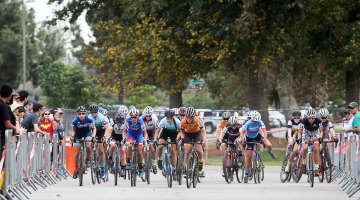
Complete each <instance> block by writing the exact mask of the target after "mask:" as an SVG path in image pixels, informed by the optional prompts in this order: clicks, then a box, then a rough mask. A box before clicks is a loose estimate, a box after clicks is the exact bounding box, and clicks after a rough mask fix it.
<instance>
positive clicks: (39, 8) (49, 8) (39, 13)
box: [25, 0, 94, 43]
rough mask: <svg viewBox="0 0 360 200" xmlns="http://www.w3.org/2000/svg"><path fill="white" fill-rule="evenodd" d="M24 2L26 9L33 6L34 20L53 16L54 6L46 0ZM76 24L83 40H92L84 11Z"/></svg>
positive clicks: (37, 20) (39, 20) (42, 19)
mask: <svg viewBox="0 0 360 200" xmlns="http://www.w3.org/2000/svg"><path fill="white" fill-rule="evenodd" d="M25 2H26V7H27V9H29V8H33V9H34V10H35V18H36V19H35V20H36V22H41V21H44V20H48V19H51V18H52V17H53V10H54V9H55V8H56V7H55V6H54V5H48V4H47V0H28V1H25ZM78 24H79V25H80V29H81V34H82V36H83V38H84V40H85V42H86V43H88V42H89V41H90V40H94V38H92V33H91V30H90V27H89V26H88V24H87V23H86V21H85V13H83V14H82V15H81V16H80V18H79V19H78Z"/></svg>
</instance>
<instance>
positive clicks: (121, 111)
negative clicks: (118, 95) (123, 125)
mask: <svg viewBox="0 0 360 200" xmlns="http://www.w3.org/2000/svg"><path fill="white" fill-rule="evenodd" d="M128 112H129V110H128V108H127V107H126V106H124V105H122V106H120V107H119V110H118V113H119V114H120V115H127V114H128Z"/></svg>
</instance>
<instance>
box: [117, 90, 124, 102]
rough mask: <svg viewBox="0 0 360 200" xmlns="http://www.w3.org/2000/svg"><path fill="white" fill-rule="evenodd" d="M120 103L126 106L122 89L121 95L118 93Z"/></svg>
mask: <svg viewBox="0 0 360 200" xmlns="http://www.w3.org/2000/svg"><path fill="white" fill-rule="evenodd" d="M118 102H119V104H121V105H123V104H124V88H120V90H119V93H118Z"/></svg>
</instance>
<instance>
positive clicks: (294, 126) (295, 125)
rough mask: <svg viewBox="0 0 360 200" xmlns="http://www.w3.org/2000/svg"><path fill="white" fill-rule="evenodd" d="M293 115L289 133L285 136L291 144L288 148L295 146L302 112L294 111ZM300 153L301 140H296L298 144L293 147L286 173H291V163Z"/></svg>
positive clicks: (288, 126)
mask: <svg viewBox="0 0 360 200" xmlns="http://www.w3.org/2000/svg"><path fill="white" fill-rule="evenodd" d="M291 115H292V119H290V120H289V121H288V124H287V131H286V134H285V138H286V139H287V141H288V143H289V144H288V147H289V146H290V145H293V144H294V141H295V140H296V139H297V134H295V133H297V131H298V130H299V128H300V120H301V119H300V118H301V112H300V111H299V110H294V111H293V112H292V113H291ZM298 151H299V140H296V143H295V144H294V147H293V151H292V152H291V154H290V157H289V162H288V165H287V166H286V168H285V172H289V171H290V166H291V163H292V161H293V160H294V157H295V155H296V153H297V152H298Z"/></svg>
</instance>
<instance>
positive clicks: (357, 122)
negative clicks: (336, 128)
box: [344, 102, 360, 135]
mask: <svg viewBox="0 0 360 200" xmlns="http://www.w3.org/2000/svg"><path fill="white" fill-rule="evenodd" d="M348 109H349V110H350V112H351V113H352V114H353V115H354V117H353V122H352V127H351V128H348V129H345V131H344V132H345V133H350V132H353V133H354V134H357V135H359V134H360V112H359V105H358V104H357V103H356V102H351V103H349V105H348Z"/></svg>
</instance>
